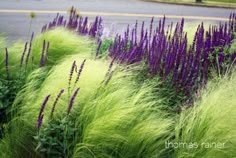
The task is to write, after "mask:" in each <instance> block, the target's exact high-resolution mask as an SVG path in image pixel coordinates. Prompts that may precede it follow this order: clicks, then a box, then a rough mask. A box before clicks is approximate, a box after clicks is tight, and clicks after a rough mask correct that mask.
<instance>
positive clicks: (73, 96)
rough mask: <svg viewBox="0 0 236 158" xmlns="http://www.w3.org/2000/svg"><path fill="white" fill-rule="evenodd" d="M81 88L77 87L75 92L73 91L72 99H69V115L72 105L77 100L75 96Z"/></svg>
mask: <svg viewBox="0 0 236 158" xmlns="http://www.w3.org/2000/svg"><path fill="white" fill-rule="evenodd" d="M79 89H80V88H77V89H76V90H75V91H74V93H73V95H72V96H71V98H70V101H69V104H68V108H67V115H69V114H70V111H71V109H72V106H73V104H74V101H75V97H76V96H77V94H78V92H79Z"/></svg>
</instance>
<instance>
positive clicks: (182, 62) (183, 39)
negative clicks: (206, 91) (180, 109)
mask: <svg viewBox="0 0 236 158" xmlns="http://www.w3.org/2000/svg"><path fill="white" fill-rule="evenodd" d="M165 21H166V19H165V17H164V18H163V19H162V20H160V21H159V25H158V26H157V27H156V28H153V22H154V19H153V18H152V20H151V23H150V26H149V28H148V29H146V28H145V25H144V22H143V23H142V26H141V31H140V33H138V23H137V22H136V24H135V26H134V28H130V27H129V26H128V28H127V30H126V31H125V32H124V35H119V34H118V35H117V36H116V37H115V39H114V42H113V43H112V44H111V45H110V48H109V55H110V56H111V57H112V58H114V59H115V60H117V61H118V62H119V63H125V64H134V63H140V62H141V61H143V62H142V63H144V67H146V69H145V71H146V76H151V77H153V76H156V75H158V76H159V77H161V78H162V80H163V81H168V83H171V84H173V85H174V86H175V87H176V89H177V90H178V91H183V92H184V93H185V94H186V95H187V96H188V95H189V94H191V93H192V92H193V91H196V89H198V87H199V85H200V86H202V85H205V84H206V82H207V80H208V78H209V74H210V73H209V72H210V70H211V69H212V68H213V67H214V68H215V69H216V70H217V71H218V73H219V74H223V73H225V72H226V71H227V70H228V68H229V67H230V66H232V64H234V63H235V59H236V52H230V51H229V50H230V47H231V44H232V42H233V39H234V32H235V31H236V26H235V25H236V24H235V23H236V14H235V13H232V14H231V15H230V19H229V22H228V23H225V24H220V25H218V26H210V27H209V29H208V30H205V28H204V25H203V23H202V24H201V25H199V26H198V28H197V31H196V33H195V35H194V39H193V42H192V43H190V44H189V43H188V36H187V33H185V32H184V19H182V21H181V22H180V23H177V24H176V26H175V27H173V24H171V25H170V26H168V27H167V29H166V25H165Z"/></svg>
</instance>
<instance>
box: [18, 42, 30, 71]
mask: <svg viewBox="0 0 236 158" xmlns="http://www.w3.org/2000/svg"><path fill="white" fill-rule="evenodd" d="M27 46H28V42H26V43H25V48H24V51H23V53H22V55H21V59H20V67H22V65H23V62H24V57H25V52H26V50H27Z"/></svg>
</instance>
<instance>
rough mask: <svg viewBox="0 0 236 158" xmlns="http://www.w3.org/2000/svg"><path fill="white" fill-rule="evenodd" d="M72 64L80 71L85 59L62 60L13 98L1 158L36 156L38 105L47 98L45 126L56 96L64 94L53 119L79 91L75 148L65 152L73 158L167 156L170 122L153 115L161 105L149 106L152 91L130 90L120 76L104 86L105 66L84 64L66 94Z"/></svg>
mask: <svg viewBox="0 0 236 158" xmlns="http://www.w3.org/2000/svg"><path fill="white" fill-rule="evenodd" d="M74 59H76V63H77V65H78V66H79V65H80V63H82V61H83V60H84V57H81V56H80V55H73V56H70V57H67V58H65V59H64V60H63V61H62V62H61V63H58V64H57V65H56V66H54V67H53V68H52V69H51V70H50V71H45V70H44V69H43V68H41V69H38V70H35V71H34V72H33V73H32V74H31V75H30V76H29V80H28V81H27V84H26V86H25V88H24V89H23V90H22V91H21V92H20V93H19V94H18V96H17V97H16V100H15V103H14V108H13V110H15V109H16V111H18V112H17V115H16V116H15V117H14V118H13V120H12V121H11V123H10V124H9V127H11V126H13V129H14V130H9V131H7V132H8V133H6V136H5V138H4V139H3V140H2V142H1V143H0V147H1V149H4V150H3V151H4V152H2V153H1V154H2V155H8V154H10V156H12V157H16V156H18V157H24V156H27V155H33V156H35V157H37V155H38V154H39V153H37V152H36V151H35V150H34V149H35V148H36V146H37V142H36V141H35V140H33V136H35V135H37V129H36V123H37V116H38V113H39V109H40V106H41V103H42V101H43V99H44V98H45V96H46V95H48V94H51V99H50V100H49V102H48V104H47V106H46V109H45V112H44V116H45V117H44V124H46V123H47V122H48V119H49V117H50V112H51V109H52V104H53V101H54V99H55V97H56V95H57V94H58V92H59V91H60V90H61V89H65V93H64V94H63V96H62V97H61V98H60V100H59V101H58V104H57V107H56V110H55V115H54V116H55V118H60V117H62V116H64V115H66V110H67V106H68V101H69V98H70V96H71V93H72V92H73V89H74V88H76V87H80V92H79V94H78V97H77V98H76V100H75V104H74V105H73V110H72V113H71V117H72V118H74V119H73V120H74V122H75V126H76V129H78V131H77V132H76V137H75V139H74V142H71V143H70V144H76V145H75V146H74V150H72V151H70V153H71V155H73V157H81V156H82V157H93V156H94V155H95V156H96V157H111V156H113V157H143V156H147V157H154V156H160V155H163V154H164V153H165V152H167V151H165V146H164V143H165V140H167V139H169V133H170V131H171V130H173V128H172V125H173V121H172V120H171V119H169V118H168V116H167V115H166V114H164V113H162V112H161V111H160V110H158V108H157V105H156V104H159V102H160V101H159V100H157V99H156V100H153V98H154V96H152V94H150V93H149V92H150V89H151V88H153V87H152V86H151V85H150V84H148V83H146V84H144V85H143V86H141V87H135V86H134V85H133V82H132V81H130V80H129V77H128V76H127V78H126V77H125V76H124V74H123V72H116V73H114V76H113V78H112V79H111V80H110V82H108V83H107V82H105V81H106V79H105V76H106V73H107V70H108V66H109V63H108V62H104V61H101V60H92V59H89V58H87V60H86V63H85V65H84V69H83V72H82V74H81V78H80V80H79V82H78V84H76V85H73V83H74V80H75V78H76V76H75V74H74V76H73V77H72V81H71V86H70V87H71V88H70V89H69V88H68V78H69V74H70V68H71V64H72V62H73V60H74ZM104 79H105V80H104ZM155 98H156V96H155ZM44 124H43V126H42V128H41V130H43V129H44ZM22 128H24V129H22ZM11 138H14V143H12V139H11ZM157 140H158V141H157ZM26 146H27V148H26ZM29 148H30V149H29ZM12 150H14V152H12V153H11V152H10V151H12ZM1 154H0V156H2V155H1Z"/></svg>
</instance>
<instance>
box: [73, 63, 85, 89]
mask: <svg viewBox="0 0 236 158" xmlns="http://www.w3.org/2000/svg"><path fill="white" fill-rule="evenodd" d="M85 62H86V59H84V61H83V62H82V64H81V65H80V69H79V71H78V74H77V77H76V80H75V85H76V83H77V82H78V81H79V78H80V75H81V73H82V71H83V68H84V64H85Z"/></svg>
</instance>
